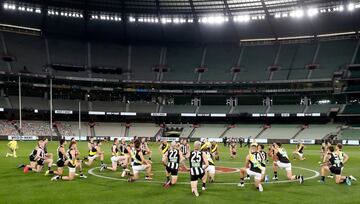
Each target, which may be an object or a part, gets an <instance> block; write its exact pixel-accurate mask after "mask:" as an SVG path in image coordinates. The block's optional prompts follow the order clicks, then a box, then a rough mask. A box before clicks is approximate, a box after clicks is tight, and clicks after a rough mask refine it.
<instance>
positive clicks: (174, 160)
mask: <svg viewBox="0 0 360 204" xmlns="http://www.w3.org/2000/svg"><path fill="white" fill-rule="evenodd" d="M184 159H185V158H184V156H183V154H182V152H181V151H180V150H179V149H178V145H177V143H176V142H175V141H172V142H171V146H170V148H169V150H168V151H167V152H165V154H163V159H162V162H163V164H164V166H165V170H166V183H165V184H164V188H169V187H170V186H172V185H174V184H176V182H177V178H178V171H179V166H180V164H182V165H184V164H183V161H184ZM170 176H171V180H170Z"/></svg>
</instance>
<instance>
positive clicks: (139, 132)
mask: <svg viewBox="0 0 360 204" xmlns="http://www.w3.org/2000/svg"><path fill="white" fill-rule="evenodd" d="M159 130H160V127H159V126H157V125H156V124H151V123H133V124H131V126H130V127H129V133H128V137H134V136H137V137H155V136H156V134H157V133H158V132H159Z"/></svg>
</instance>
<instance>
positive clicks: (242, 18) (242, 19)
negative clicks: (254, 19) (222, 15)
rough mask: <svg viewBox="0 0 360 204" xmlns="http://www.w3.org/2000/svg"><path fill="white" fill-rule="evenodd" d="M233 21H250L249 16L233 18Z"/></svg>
mask: <svg viewBox="0 0 360 204" xmlns="http://www.w3.org/2000/svg"><path fill="white" fill-rule="evenodd" d="M234 21H235V22H248V21H250V16H249V15H241V16H235V17H234Z"/></svg>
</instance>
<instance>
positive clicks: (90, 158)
mask: <svg viewBox="0 0 360 204" xmlns="http://www.w3.org/2000/svg"><path fill="white" fill-rule="evenodd" d="M98 157H99V155H98V154H95V155H94V156H88V159H89V160H95V159H96V158H98Z"/></svg>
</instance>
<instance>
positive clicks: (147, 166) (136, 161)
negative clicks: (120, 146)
mask: <svg viewBox="0 0 360 204" xmlns="http://www.w3.org/2000/svg"><path fill="white" fill-rule="evenodd" d="M131 156H132V159H133V163H132V170H133V174H134V175H133V176H132V177H130V178H129V180H128V181H129V182H132V181H135V180H137V179H139V172H140V171H146V176H145V179H146V180H152V178H151V161H149V160H145V159H144V155H143V154H142V149H141V143H140V141H139V140H135V141H134V150H133V151H132V153H131Z"/></svg>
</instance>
